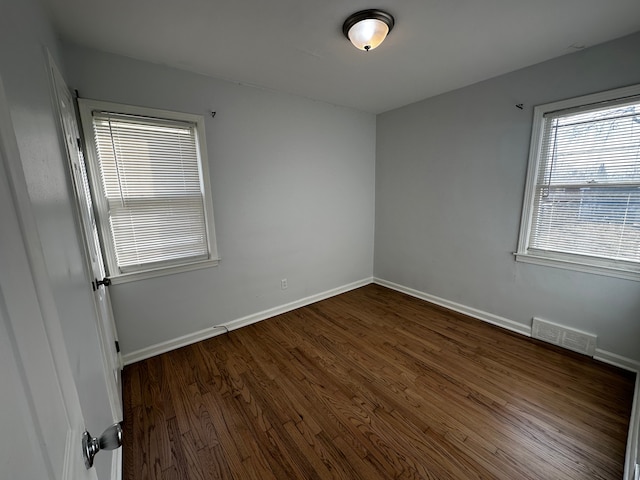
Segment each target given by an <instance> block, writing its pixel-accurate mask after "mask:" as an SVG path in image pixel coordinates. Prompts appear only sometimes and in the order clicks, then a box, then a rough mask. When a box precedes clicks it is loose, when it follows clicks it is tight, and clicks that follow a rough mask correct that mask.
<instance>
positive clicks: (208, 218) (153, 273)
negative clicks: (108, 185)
mask: <svg viewBox="0 0 640 480" xmlns="http://www.w3.org/2000/svg"><path fill="white" fill-rule="evenodd" d="M78 107H79V110H80V119H81V124H82V130H83V135H84V138H85V144H86V146H87V152H86V157H87V170H88V172H89V175H90V183H91V186H92V188H93V189H94V190H95V189H96V187H97V186H98V188H99V186H100V185H101V179H100V173H99V172H98V171H97V170H98V169H97V168H96V166H97V165H98V158H97V151H96V145H95V141H94V140H93V135H92V132H93V115H92V112H93V111H94V110H103V111H107V112H113V113H120V114H128V115H139V116H145V117H155V118H164V119H170V120H177V121H184V122H191V123H193V124H195V126H196V136H197V141H198V150H199V154H200V175H201V178H202V185H203V190H204V202H203V203H204V212H205V224H206V229H207V241H208V249H209V258H208V259H204V260H198V261H186V262H185V263H182V264H178V265H170V266H163V267H158V268H149V269H146V270H142V271H137V272H132V273H120V272H119V271H118V267H117V265H116V260H115V258H116V256H115V251H114V247H113V245H112V243H111V241H110V240H108V239H109V238H110V235H111V233H110V231H109V226H108V225H107V222H104V221H103V218H105V212H106V211H107V209H108V208H107V205H106V199H105V198H104V196H103V195H100V194H97V195H96V194H94V195H93V197H94V202H95V205H96V208H97V210H98V212H97V213H98V215H97V218H96V222H97V223H98V231H99V233H100V237H101V245H102V248H103V250H104V253H103V255H104V257H105V259H104V260H105V264H106V266H107V268H108V274H109V278H110V279H111V283H112V284H120V283H126V282H132V281H138V280H144V279H147V278H154V277H160V276H165V275H172V274H176V273H182V272H187V271H191V270H198V269H202V268H209V267H215V266H216V265H218V263H219V261H220V258H219V257H218V250H217V244H216V234H215V224H214V221H213V204H212V196H211V180H210V176H209V161H208V156H207V146H206V142H205V129H204V116H202V115H194V114H190V113H183V112H174V111H170V110H159V109H155V108H147V107H138V106H133V105H124V104H118V103H112V102H104V101H100V100H91V99H85V98H81V99H78ZM105 239H107V240H105Z"/></svg>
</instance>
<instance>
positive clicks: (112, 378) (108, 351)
mask: <svg viewBox="0 0 640 480" xmlns="http://www.w3.org/2000/svg"><path fill="white" fill-rule="evenodd" d="M49 66H50V68H51V76H52V79H53V84H54V90H55V94H56V101H57V104H58V112H59V114H60V122H61V125H62V131H63V135H64V138H65V147H66V153H67V158H68V160H69V168H70V170H71V177H72V180H73V186H74V191H75V198H76V202H77V204H78V210H79V213H80V224H81V225H82V233H83V236H84V241H83V243H84V245H85V253H86V258H87V269H88V270H89V274H90V275H91V278H93V290H94V303H95V306H96V314H97V317H98V333H99V337H100V343H101V345H102V357H103V363H104V366H105V370H106V371H107V372H109V375H108V377H109V378H107V388H108V389H109V396H110V398H109V401H110V404H111V410H112V413H113V417H114V418H115V419H117V420H118V421H120V420H122V386H121V383H120V382H121V377H120V371H121V369H122V361H121V357H120V353H119V349H118V347H117V345H118V344H117V341H118V338H117V333H116V327H115V322H114V319H113V311H112V309H111V300H110V298H109V291H108V289H107V287H106V286H105V285H103V284H102V285H101V284H100V283H99V282H101V281H102V280H103V279H104V277H105V268H104V262H103V260H102V251H101V246H100V239H99V237H98V228H97V225H96V220H95V215H94V212H93V202H92V200H91V192H90V187H89V178H88V176H87V169H86V165H85V161H84V155H83V153H82V147H81V141H80V132H79V128H78V122H77V117H76V112H75V106H74V101H73V97H72V96H71V91H70V90H69V88H68V87H67V85H66V83H65V81H64V79H63V78H62V75H61V74H60V72H59V71H58V68H57V67H56V66H55V64H54V63H53V60H52V59H51V57H49Z"/></svg>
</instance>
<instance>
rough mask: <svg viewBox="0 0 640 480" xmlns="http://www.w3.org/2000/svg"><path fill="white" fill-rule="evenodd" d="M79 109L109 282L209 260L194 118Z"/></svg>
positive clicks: (96, 106)
mask: <svg viewBox="0 0 640 480" xmlns="http://www.w3.org/2000/svg"><path fill="white" fill-rule="evenodd" d="M79 103H80V107H81V116H82V118H83V126H84V128H85V136H86V139H87V144H89V145H90V147H91V148H90V150H91V152H90V153H91V154H90V155H89V159H90V166H91V168H90V170H91V172H92V180H93V183H94V184H93V187H94V188H93V192H94V196H96V197H98V198H96V205H97V207H98V208H97V209H98V212H97V213H98V219H99V222H100V224H101V227H102V228H101V233H102V235H101V237H102V242H103V247H104V250H105V252H104V253H105V257H106V263H107V265H108V271H109V276H110V277H118V276H127V275H131V274H136V273H140V272H148V271H154V272H157V271H165V270H166V269H171V268H172V267H180V266H184V265H194V264H199V263H201V262H205V263H207V262H209V263H210V262H212V261H213V262H215V260H217V259H216V258H215V256H214V255H212V253H215V238H214V237H213V218H212V214H211V213H210V212H209V211H208V210H210V208H208V203H209V202H210V199H209V198H208V188H207V186H208V182H206V181H205V180H206V178H205V176H204V174H203V166H204V165H203V164H204V163H205V161H204V160H203V158H202V157H203V151H204V145H203V139H202V138H201V137H200V136H201V135H202V128H201V124H202V121H203V119H202V117H200V116H191V115H186V114H180V113H174V112H166V111H155V110H154V111H152V110H149V109H137V108H134V107H128V106H120V105H109V104H104V103H103V102H94V101H90V100H81V101H80V102H79ZM105 107H106V108H105ZM199 122H200V123H199ZM212 245H213V248H212Z"/></svg>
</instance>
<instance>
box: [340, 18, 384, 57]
mask: <svg viewBox="0 0 640 480" xmlns="http://www.w3.org/2000/svg"><path fill="white" fill-rule="evenodd" d="M394 24H395V20H394V19H393V17H392V16H391V15H390V14H388V13H387V12H383V11H382V10H362V11H361V12H356V13H354V14H353V15H351V16H350V17H349V18H347V19H346V20H345V21H344V25H342V33H344V36H345V37H347V38H348V39H349V40H351V43H353V45H354V46H355V47H356V48H358V49H360V50H364V51H366V52H368V51H369V50H373V49H374V48H376V47H377V46H378V45H380V44H381V43H382V42H383V41H384V39H385V38H386V37H387V35H388V34H389V32H390V31H391V29H392V28H393V25H394Z"/></svg>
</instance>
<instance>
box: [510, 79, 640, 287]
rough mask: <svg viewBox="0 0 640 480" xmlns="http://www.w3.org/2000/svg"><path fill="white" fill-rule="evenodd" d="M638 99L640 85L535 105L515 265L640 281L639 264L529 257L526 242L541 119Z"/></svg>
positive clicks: (540, 147) (560, 256) (578, 257)
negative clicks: (522, 263) (533, 265)
mask: <svg viewBox="0 0 640 480" xmlns="http://www.w3.org/2000/svg"><path fill="white" fill-rule="evenodd" d="M639 95H640V84H639V85H632V86H629V87H623V88H617V89H614V90H607V91H604V92H598V93H594V94H591V95H584V96H580V97H574V98H570V99H566V100H560V101H557V102H552V103H547V104H544V105H538V106H536V107H535V108H534V115H533V125H532V130H531V144H530V147H529V163H528V168H527V180H526V187H525V194H524V202H523V207H522V217H521V220H520V233H519V237H518V249H517V251H516V252H515V253H514V255H515V259H516V261H519V262H525V263H532V264H536V265H544V266H549V267H556V268H564V269H568V270H575V271H580V272H586V273H594V274H598V275H605V276H610V277H617V278H624V279H627V280H635V281H640V264H639V265H633V264H632V262H623V261H615V260H609V259H605V258H602V257H591V256H587V255H580V254H570V253H562V252H551V251H549V252H546V253H544V254H539V253H537V252H536V253H531V252H530V251H529V241H530V237H531V228H532V225H533V214H534V210H535V206H534V204H535V191H536V180H537V178H538V173H539V170H540V165H541V161H542V158H541V157H542V151H543V144H542V141H543V136H544V115H545V114H548V113H551V112H557V111H559V110H567V109H573V108H579V107H588V106H589V105H593V106H594V108H595V107H597V106H601V105H599V104H602V103H604V102H612V101H615V100H620V99H624V98H630V97H637V96H639Z"/></svg>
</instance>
